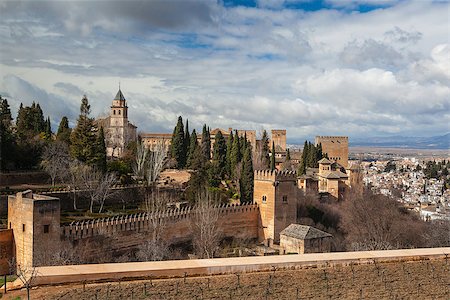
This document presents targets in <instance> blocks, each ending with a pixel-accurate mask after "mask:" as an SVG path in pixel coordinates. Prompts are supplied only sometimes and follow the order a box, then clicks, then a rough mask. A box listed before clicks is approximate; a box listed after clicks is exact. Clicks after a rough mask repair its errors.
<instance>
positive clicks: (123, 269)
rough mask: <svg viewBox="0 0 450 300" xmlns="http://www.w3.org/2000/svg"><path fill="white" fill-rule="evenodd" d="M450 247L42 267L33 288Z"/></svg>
mask: <svg viewBox="0 0 450 300" xmlns="http://www.w3.org/2000/svg"><path fill="white" fill-rule="evenodd" d="M449 256H450V247H447V248H421V249H402V250H384V251H358V252H335V253H311V254H300V255H277V256H254V257H236V258H214V259H193V260H173V261H161V262H131V263H111V264H92V265H71V266H54V267H39V268H37V269H36V271H37V274H38V275H37V277H36V278H35V279H33V285H46V284H64V283H73V282H85V281H86V282H89V281H116V280H132V279H140V278H168V277H183V276H208V275H219V274H233V273H250V272H261V271H270V270H283V269H300V268H302V267H312V266H316V267H319V266H336V265H350V264H371V263H376V262H400V261H414V260H432V259H448V258H449Z"/></svg>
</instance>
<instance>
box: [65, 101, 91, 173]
mask: <svg viewBox="0 0 450 300" xmlns="http://www.w3.org/2000/svg"><path fill="white" fill-rule="evenodd" d="M90 112H91V106H90V105H89V101H88V98H87V97H86V96H83V98H82V99H81V106H80V115H79V117H78V120H77V126H76V127H75V128H74V130H73V131H72V134H71V136H70V142H71V147H70V153H71V155H72V157H74V158H76V159H78V160H79V161H81V162H85V163H88V164H92V159H93V158H94V156H95V150H96V141H97V136H96V129H97V128H96V126H95V125H94V119H93V118H89V114H90Z"/></svg>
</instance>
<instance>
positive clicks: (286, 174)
mask: <svg viewBox="0 0 450 300" xmlns="http://www.w3.org/2000/svg"><path fill="white" fill-rule="evenodd" d="M254 178H255V180H264V181H274V182H275V181H290V180H294V181H295V180H296V178H297V173H296V172H295V171H278V170H273V171H272V170H256V171H255V173H254Z"/></svg>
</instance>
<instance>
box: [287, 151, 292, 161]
mask: <svg viewBox="0 0 450 300" xmlns="http://www.w3.org/2000/svg"><path fill="white" fill-rule="evenodd" d="M286 160H287V161H290V160H291V153H290V152H289V148H288V149H287V152H286Z"/></svg>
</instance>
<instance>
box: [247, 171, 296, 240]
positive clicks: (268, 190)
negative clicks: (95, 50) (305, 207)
mask: <svg viewBox="0 0 450 300" xmlns="http://www.w3.org/2000/svg"><path fill="white" fill-rule="evenodd" d="M296 180H297V176H296V174H295V172H292V171H277V170H274V171H270V170H257V171H255V179H254V194H253V202H254V203H257V204H258V206H259V211H260V224H259V230H258V239H259V241H264V242H265V243H267V244H271V242H275V243H278V242H279V241H280V232H281V231H282V230H283V229H285V228H286V227H288V226H289V225H290V224H293V223H296V221H297V181H296Z"/></svg>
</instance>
